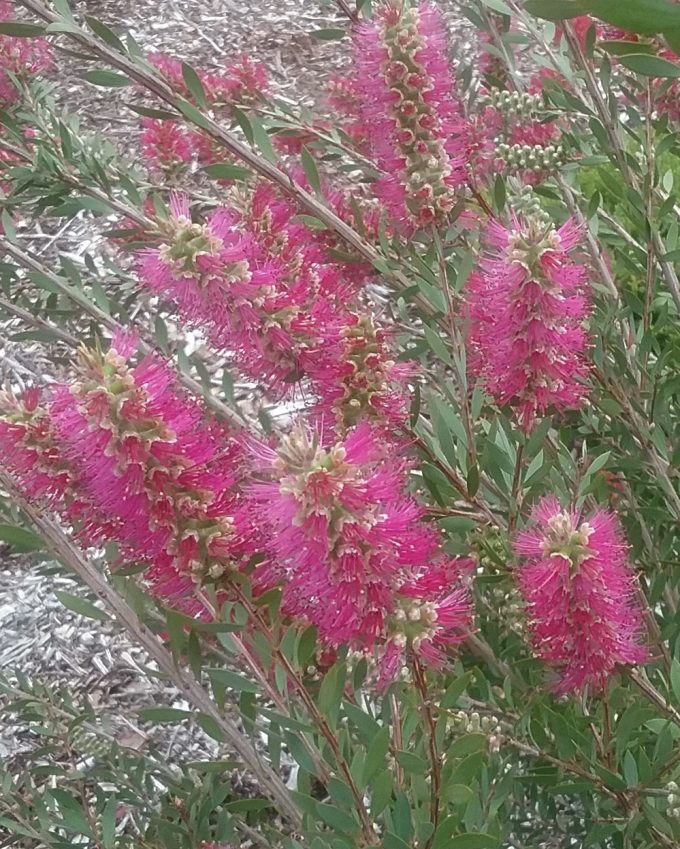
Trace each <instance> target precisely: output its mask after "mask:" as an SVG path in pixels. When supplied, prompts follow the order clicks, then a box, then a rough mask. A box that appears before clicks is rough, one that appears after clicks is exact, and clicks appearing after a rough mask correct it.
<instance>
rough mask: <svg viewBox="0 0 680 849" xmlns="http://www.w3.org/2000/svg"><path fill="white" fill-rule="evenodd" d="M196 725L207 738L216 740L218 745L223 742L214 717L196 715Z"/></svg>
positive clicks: (205, 714)
mask: <svg viewBox="0 0 680 849" xmlns="http://www.w3.org/2000/svg"><path fill="white" fill-rule="evenodd" d="M196 723H197V724H198V726H199V727H200V728H201V729H202V730H203V731H205V733H206V734H207V735H208V737H212V738H213V740H217V741H218V743H221V742H222V741H223V740H224V734H223V733H222V729H221V728H220V726H219V724H218V722H217V720H216V719H215V718H214V717H212V716H210V715H209V714H207V713H197V714H196Z"/></svg>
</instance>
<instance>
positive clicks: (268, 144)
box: [250, 115, 278, 165]
mask: <svg viewBox="0 0 680 849" xmlns="http://www.w3.org/2000/svg"><path fill="white" fill-rule="evenodd" d="M250 126H251V128H252V131H253V143H254V145H255V146H256V147H257V148H258V150H259V151H260V153H261V154H262V156H264V158H265V159H266V160H267V161H268V162H271V164H272V165H276V164H277V163H278V158H277V156H276V152H275V150H274V147H273V145H272V140H271V138H270V137H269V133H268V132H267V131H266V130H265V128H264V127H263V126H262V124H261V123H260V122H259V121H258V120H257V118H255V117H254V116H252V115H251V116H250Z"/></svg>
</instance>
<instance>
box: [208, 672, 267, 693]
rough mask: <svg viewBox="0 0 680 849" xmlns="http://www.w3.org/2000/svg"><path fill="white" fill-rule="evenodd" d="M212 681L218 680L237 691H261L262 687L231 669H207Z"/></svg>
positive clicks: (224, 685)
mask: <svg viewBox="0 0 680 849" xmlns="http://www.w3.org/2000/svg"><path fill="white" fill-rule="evenodd" d="M205 671H206V672H207V673H208V677H209V678H210V680H211V681H212V682H215V681H218V682H219V683H220V684H221V685H222V686H223V687H227V688H228V689H230V690H235V691H236V692H237V693H259V691H260V687H259V685H258V684H256V683H255V682H254V681H251V680H250V679H248V678H246V677H245V676H244V675H239V673H238V672H232V671H231V670H230V669H206V670H205Z"/></svg>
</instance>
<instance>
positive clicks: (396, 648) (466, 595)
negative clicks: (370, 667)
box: [377, 558, 475, 689]
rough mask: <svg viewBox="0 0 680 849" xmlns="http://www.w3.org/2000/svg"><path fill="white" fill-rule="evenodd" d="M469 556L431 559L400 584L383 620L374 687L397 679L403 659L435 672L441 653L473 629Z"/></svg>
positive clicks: (443, 655) (440, 664) (441, 663)
mask: <svg viewBox="0 0 680 849" xmlns="http://www.w3.org/2000/svg"><path fill="white" fill-rule="evenodd" d="M474 567H475V563H474V561H473V560H471V559H469V558H454V559H452V560H445V561H435V562H434V563H433V564H431V565H428V566H427V567H426V569H425V570H424V571H423V572H422V573H421V574H420V575H418V577H417V578H415V579H414V580H411V581H407V582H406V583H404V584H402V585H401V587H400V588H399V591H398V592H397V594H396V595H395V600H396V606H395V609H394V611H393V612H392V614H391V615H390V616H389V617H388V620H387V627H386V631H387V639H386V642H385V644H384V646H383V647H382V648H381V651H380V655H379V661H378V666H377V687H378V689H383V688H384V687H386V686H387V685H389V684H390V683H391V682H392V681H393V680H394V679H395V678H397V677H399V675H400V672H401V669H402V668H404V666H405V664H406V662H407V660H408V658H409V656H413V657H415V658H418V659H420V660H422V661H423V662H424V663H425V664H426V665H428V666H433V667H435V668H436V669H441V668H442V667H443V666H444V664H445V663H446V659H447V651H449V650H451V649H452V648H453V647H455V646H457V645H458V644H459V643H461V642H463V640H465V638H466V637H467V636H468V635H469V634H470V633H471V632H472V630H473V617H472V614H473V610H472V598H471V595H470V589H469V586H468V584H469V579H470V576H471V575H472V572H473V570H474Z"/></svg>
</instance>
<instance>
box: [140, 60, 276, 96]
mask: <svg viewBox="0 0 680 849" xmlns="http://www.w3.org/2000/svg"><path fill="white" fill-rule="evenodd" d="M146 59H147V61H148V62H150V63H151V64H152V65H153V66H154V67H155V68H156V69H157V70H158V71H160V73H161V74H162V75H163V76H164V77H165V79H166V80H167V81H168V82H169V83H170V85H171V86H172V87H173V88H175V89H177V91H179V92H181V93H182V94H183V95H184V96H185V97H187V98H188V99H190V100H193V95H192V94H191V92H190V91H189V89H188V88H187V84H186V82H185V80H184V74H183V71H182V63H181V62H180V61H179V60H178V59H173V58H171V57H170V56H166V55H165V54H163V53H149V54H147V56H146ZM195 70H196V74H197V75H198V78H199V79H200V81H201V85H202V86H203V90H204V92H205V96H206V99H207V100H208V102H209V103H211V104H213V105H214V106H223V105H229V104H232V103H239V104H241V105H250V104H252V103H254V102H256V101H258V100H261V99H262V97H264V96H265V95H266V93H267V88H268V80H267V72H266V70H265V67H264V65H262V64H261V63H260V62H256V61H254V60H252V59H250V58H249V57H248V56H242V57H241V58H240V59H238V60H237V61H236V62H234V63H233V64H231V65H229V66H228V67H227V68H226V69H225V71H223V72H220V73H210V72H207V71H204V70H200V69H195Z"/></svg>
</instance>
